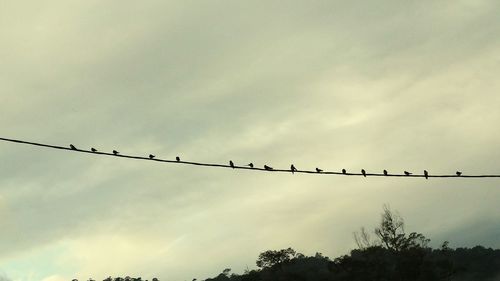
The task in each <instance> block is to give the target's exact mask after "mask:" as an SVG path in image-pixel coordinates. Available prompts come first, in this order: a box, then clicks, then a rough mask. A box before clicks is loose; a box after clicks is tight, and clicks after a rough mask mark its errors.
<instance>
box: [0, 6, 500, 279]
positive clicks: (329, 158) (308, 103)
mask: <svg viewBox="0 0 500 281" xmlns="http://www.w3.org/2000/svg"><path fill="white" fill-rule="evenodd" d="M498 14H500V3H499V2H498V1H496V0H491V1H490V0H453V1H452V0H443V1H430V0H429V1H426V0H424V1H411V0H410V1H396V0H382V1H357V0H355V1H335V0H330V1H294V0H290V1H272V0H271V1H189V0H188V1H96V0H86V1H62V0H52V1H29V0H26V1H8V0H7V1H1V2H0V46H1V47H0V101H1V103H0V108H1V110H0V128H1V133H0V137H4V138H14V139H22V140H27V141H36V142H42V143H49V144H54V145H62V146H66V145H69V144H70V143H72V144H74V145H76V146H77V147H81V148H86V149H89V148H90V147H96V148H97V149H99V150H101V151H111V150H113V149H116V150H118V151H120V152H121V153H123V154H130V155H144V156H146V155H148V154H149V153H153V154H155V155H157V157H159V158H164V159H174V158H175V156H177V155H179V156H181V158H182V159H185V160H187V161H191V160H193V161H199V162H210V163H221V164H225V163H227V162H228V161H229V160H230V159H231V160H233V161H234V162H235V164H236V165H245V164H248V163H249V162H253V163H254V164H255V165H256V166H259V167H262V166H263V165H264V164H267V165H270V166H272V167H275V168H285V169H286V168H288V167H289V166H290V164H291V163H293V164H294V165H295V166H296V167H297V168H298V169H308V170H313V169H314V168H315V167H321V168H322V169H324V170H328V171H339V170H341V169H342V168H345V169H347V170H348V171H353V172H359V171H360V170H361V169H365V170H367V172H378V173H380V172H381V171H382V169H387V170H389V172H397V173H401V172H402V171H403V170H407V171H412V172H414V173H422V171H423V170H424V169H426V170H428V171H429V173H430V174H432V173H436V174H453V173H454V172H455V171H457V170H461V171H463V172H464V174H487V173H499V172H500V171H499V167H498V159H500V131H499V130H498V123H499V122H500V110H499V108H500V95H499V94H498V93H499V91H500V80H499V79H498V77H500V17H498ZM0 159H1V161H0V229H1V231H0V280H2V281H3V280H9V281H10V280H12V281H17V280H23V281H25V280H26V281H38V280H43V281H61V280H70V279H71V278H78V279H80V280H87V279H88V278H90V277H92V278H95V279H101V280H102V279H103V278H105V277H107V276H110V275H111V276H126V275H129V276H142V277H143V279H151V278H152V277H158V278H160V280H173V281H176V280H179V281H180V280H191V279H192V278H198V279H201V278H208V277H212V276H215V275H217V274H218V273H220V272H222V270H223V269H225V268H231V269H232V270H233V272H237V273H241V272H243V270H244V269H245V268H250V269H252V268H256V266H255V260H256V258H257V256H258V254H259V253H260V252H263V251H265V250H269V249H282V248H287V247H293V248H294V249H296V250H297V251H299V252H302V253H304V254H306V255H313V254H314V253H316V252H322V253H323V254H325V255H327V256H330V257H332V258H333V257H337V256H339V255H343V254H347V253H348V252H349V251H350V250H351V249H354V248H355V247H356V245H355V243H354V239H353V236H352V234H353V232H354V231H356V230H358V229H359V228H360V227H362V226H365V227H366V228H367V229H373V228H374V227H375V226H376V225H377V223H378V221H379V219H380V213H381V212H382V206H383V205H384V204H389V205H390V206H391V208H392V209H393V210H397V211H398V212H399V213H400V214H401V216H402V217H403V218H404V219H405V222H406V229H407V230H408V231H417V232H421V233H423V234H425V235H426V236H427V237H428V238H430V239H431V240H432V245H434V246H438V245H439V244H440V243H442V242H443V241H445V240H448V241H450V246H452V247H465V246H467V247H471V246H474V245H477V244H481V245H484V246H486V247H493V248H498V247H500V212H499V209H498V201H499V199H500V188H499V183H500V182H499V180H498V179H465V178H461V179H460V178H458V179H457V178H432V179H429V180H425V179H423V178H382V177H381V178H379V177H376V178H373V177H368V178H363V177H343V176H332V175H314V174H313V175H309V174H295V175H292V174H287V173H263V172H256V171H250V170H231V169H219V168H207V167H196V166H186V165H175V164H163V163H157V162H153V161H150V162H148V161H137V160H131V159H123V158H114V157H99V156H93V155H90V154H84V153H71V152H69V151H64V150H51V149H45V148H40V147H34V146H26V145H21V144H14V143H6V142H2V143H0Z"/></svg>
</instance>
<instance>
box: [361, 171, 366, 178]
mask: <svg viewBox="0 0 500 281" xmlns="http://www.w3.org/2000/svg"><path fill="white" fill-rule="evenodd" d="M361 174H363V177H365V178H366V171H365V169H361Z"/></svg>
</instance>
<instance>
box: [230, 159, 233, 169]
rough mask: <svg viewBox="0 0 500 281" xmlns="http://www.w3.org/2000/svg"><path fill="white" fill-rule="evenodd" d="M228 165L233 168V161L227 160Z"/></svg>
mask: <svg viewBox="0 0 500 281" xmlns="http://www.w3.org/2000/svg"><path fill="white" fill-rule="evenodd" d="M229 166H231V168H233V169H234V163H233V161H231V160H229Z"/></svg>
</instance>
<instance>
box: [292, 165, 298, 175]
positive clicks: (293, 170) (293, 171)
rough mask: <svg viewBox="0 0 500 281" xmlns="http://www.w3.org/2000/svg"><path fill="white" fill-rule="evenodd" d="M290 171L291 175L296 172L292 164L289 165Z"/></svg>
mask: <svg viewBox="0 0 500 281" xmlns="http://www.w3.org/2000/svg"><path fill="white" fill-rule="evenodd" d="M290 171H292V174H293V173H295V172H297V168H295V166H294V165H293V164H292V165H290Z"/></svg>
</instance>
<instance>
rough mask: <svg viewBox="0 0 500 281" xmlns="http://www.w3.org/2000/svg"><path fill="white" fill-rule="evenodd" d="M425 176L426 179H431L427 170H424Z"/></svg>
mask: <svg viewBox="0 0 500 281" xmlns="http://www.w3.org/2000/svg"><path fill="white" fill-rule="evenodd" d="M424 177H425V179H426V180H427V179H429V172H427V170H424Z"/></svg>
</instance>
